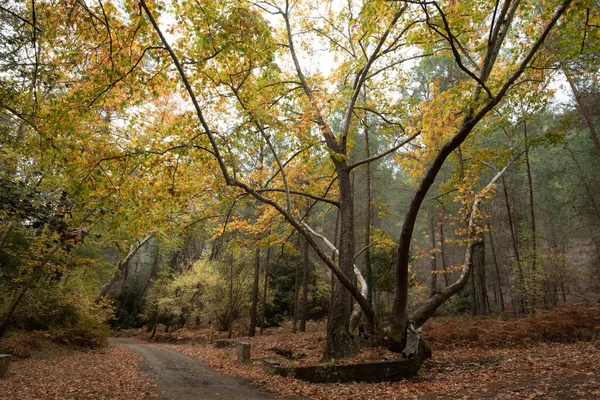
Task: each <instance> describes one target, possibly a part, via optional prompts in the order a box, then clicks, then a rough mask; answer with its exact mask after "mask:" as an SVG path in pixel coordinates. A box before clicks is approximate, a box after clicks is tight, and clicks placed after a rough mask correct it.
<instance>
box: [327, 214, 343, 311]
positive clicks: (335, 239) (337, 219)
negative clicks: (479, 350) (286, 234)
mask: <svg viewBox="0 0 600 400" xmlns="http://www.w3.org/2000/svg"><path fill="white" fill-rule="evenodd" d="M339 226H340V210H339V209H337V210H336V212H335V231H334V233H333V244H334V246H335V247H336V248H339V245H338V243H337V242H338V229H339ZM337 258H338V256H337V253H336V252H335V250H332V251H331V259H332V260H333V261H334V262H336V261H337ZM329 290H330V292H329V313H328V314H329V315H328V317H327V319H328V320H329V318H331V310H332V307H331V306H332V304H333V297H334V294H335V274H334V273H333V271H331V284H330V288H329Z"/></svg>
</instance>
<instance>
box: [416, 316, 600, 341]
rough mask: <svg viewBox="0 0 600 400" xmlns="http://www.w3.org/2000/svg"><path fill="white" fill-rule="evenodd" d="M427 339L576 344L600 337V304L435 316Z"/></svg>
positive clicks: (428, 325)
mask: <svg viewBox="0 0 600 400" xmlns="http://www.w3.org/2000/svg"><path fill="white" fill-rule="evenodd" d="M424 333H425V336H426V339H427V340H429V341H431V342H432V343H433V344H434V345H436V346H439V347H452V346H465V345H477V346H484V347H485V346H487V347H504V346H513V345H519V344H525V343H532V342H559V343H573V342H576V341H596V340H600V307H565V308H557V309H554V310H551V311H538V312H537V313H536V314H533V315H528V316H523V317H519V318H511V319H506V320H504V319H501V318H499V317H469V318H451V319H450V318H448V319H446V318H434V319H431V320H430V321H428V322H427V324H426V326H425V328H424Z"/></svg>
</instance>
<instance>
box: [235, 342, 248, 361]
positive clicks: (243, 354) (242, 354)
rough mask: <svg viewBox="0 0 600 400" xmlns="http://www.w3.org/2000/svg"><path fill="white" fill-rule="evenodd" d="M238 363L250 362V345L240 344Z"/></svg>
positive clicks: (246, 343)
mask: <svg viewBox="0 0 600 400" xmlns="http://www.w3.org/2000/svg"><path fill="white" fill-rule="evenodd" d="M237 356H238V361H239V362H240V363H242V364H247V363H249V362H250V343H248V342H240V343H238V347H237Z"/></svg>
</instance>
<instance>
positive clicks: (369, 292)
mask: <svg viewBox="0 0 600 400" xmlns="http://www.w3.org/2000/svg"><path fill="white" fill-rule="evenodd" d="M364 99H365V101H366V92H365V94H364ZM364 124H365V159H369V157H371V149H370V146H369V125H368V121H367V113H366V112H365V120H364ZM366 174H367V181H366V183H367V187H366V190H367V199H366V200H367V201H366V208H367V209H366V220H365V249H366V250H365V275H366V281H367V302H368V303H369V304H370V305H371V307H372V306H373V271H372V269H371V225H372V224H373V217H372V216H373V204H371V203H372V202H373V199H372V191H373V188H372V186H373V183H372V170H371V163H367V171H366Z"/></svg>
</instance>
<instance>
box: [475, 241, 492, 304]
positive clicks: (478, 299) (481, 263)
mask: <svg viewBox="0 0 600 400" xmlns="http://www.w3.org/2000/svg"><path fill="white" fill-rule="evenodd" d="M477 242H478V243H481V245H477V246H475V248H474V249H473V257H472V265H473V273H472V274H471V280H472V282H473V283H474V289H475V290H474V291H473V303H474V304H475V310H476V313H475V315H487V312H488V301H487V290H486V285H485V242H484V236H483V235H479V238H478V239H477Z"/></svg>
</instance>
